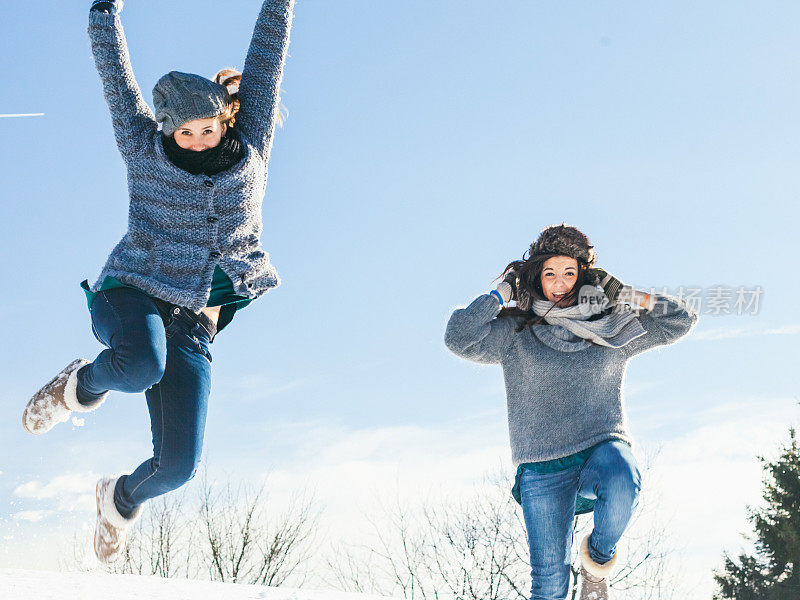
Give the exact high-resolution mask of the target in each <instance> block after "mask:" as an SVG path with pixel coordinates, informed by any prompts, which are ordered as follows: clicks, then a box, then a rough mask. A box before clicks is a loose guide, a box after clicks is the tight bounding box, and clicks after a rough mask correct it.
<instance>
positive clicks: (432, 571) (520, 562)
mask: <svg viewBox="0 0 800 600" xmlns="http://www.w3.org/2000/svg"><path fill="white" fill-rule="evenodd" d="M648 462H650V461H648ZM643 472H644V473H645V477H648V476H649V473H650V468H649V466H646V467H645V469H643ZM492 483H494V484H495V485H493V486H491V487H490V488H489V489H488V490H487V489H483V490H481V491H477V492H476V493H475V494H474V495H473V497H472V498H470V499H468V500H466V501H461V502H450V503H444V502H439V503H436V504H431V503H426V504H425V505H424V506H422V507H420V508H418V509H416V510H413V509H412V508H410V507H409V506H407V505H403V504H402V503H401V502H400V501H399V500H396V501H395V502H394V503H393V504H392V505H390V506H389V507H388V510H387V508H386V507H385V506H384V507H383V509H382V512H383V513H384V514H382V515H380V517H379V518H377V519H367V520H368V522H370V523H371V525H372V529H373V532H374V538H375V543H374V544H371V545H360V546H344V547H342V546H339V547H337V552H336V558H335V559H332V560H329V561H328V564H329V567H330V570H331V573H332V575H333V579H334V584H335V585H336V586H337V587H339V588H341V589H345V590H347V591H358V592H372V593H379V594H385V595H391V594H400V595H402V596H403V597H405V598H409V599H417V598H419V599H426V600H427V599H438V598H442V597H447V598H452V599H454V600H478V599H480V600H500V599H519V600H523V599H526V598H528V597H529V590H530V588H529V584H530V567H529V566H528V565H529V557H528V542H527V537H526V531H525V526H524V521H523V518H522V511H521V508H520V507H519V506H518V505H517V503H516V502H515V501H514V500H513V499H512V498H511V495H510V494H509V493H508V489H509V487H510V482H509V481H508V480H507V479H504V478H502V477H500V478H497V477H494V478H492ZM645 489H647V486H645ZM658 504H659V503H658V501H657V498H656V497H648V496H647V494H645V495H644V496H643V499H642V501H641V502H640V510H639V512H638V513H637V516H636V517H635V520H634V522H632V524H631V527H630V529H629V534H626V536H625V538H624V542H623V543H621V550H622V551H621V552H620V554H621V563H620V568H619V569H618V570H617V573H616V574H615V576H614V577H613V579H612V581H611V585H612V588H613V589H614V590H615V597H616V598H620V599H634V598H635V599H636V600H669V599H670V598H672V597H673V594H674V586H673V585H672V584H671V582H670V581H669V580H668V578H667V577H666V574H665V564H666V558H667V557H668V555H669V554H670V552H669V550H668V544H667V540H666V526H663V525H659V521H658V520H657V519H655V518H654V514H655V513H656V512H657V511H658ZM591 523H592V520H591V517H590V516H581V517H576V518H575V521H574V526H573V532H574V535H573V537H574V539H575V540H579V539H581V538H582V537H583V535H585V534H587V533H588V532H589V531H590V530H591ZM574 545H577V544H574ZM571 570H572V580H571V582H570V584H571V585H570V592H571V593H570V598H572V599H574V598H576V597H577V592H578V570H579V564H578V559H577V549H576V548H573V561H572V566H571Z"/></svg>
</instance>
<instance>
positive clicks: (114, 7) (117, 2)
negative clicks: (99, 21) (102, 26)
mask: <svg viewBox="0 0 800 600" xmlns="http://www.w3.org/2000/svg"><path fill="white" fill-rule="evenodd" d="M122 4H123V0H94V2H92V7H91V8H90V9H89V10H90V11H93V10H94V11H97V12H102V13H106V14H112V15H118V14H119V13H121V12H122Z"/></svg>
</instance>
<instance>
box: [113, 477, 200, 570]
mask: <svg viewBox="0 0 800 600" xmlns="http://www.w3.org/2000/svg"><path fill="white" fill-rule="evenodd" d="M186 504H187V502H186V495H185V493H180V494H178V495H166V496H161V497H160V498H157V499H155V500H153V501H151V502H150V503H149V506H148V507H147V510H146V511H145V514H144V516H143V517H142V519H141V520H140V521H139V522H137V524H136V525H135V526H134V527H133V528H132V530H131V532H130V534H129V538H128V544H127V546H126V547H125V554H124V555H123V559H122V561H121V562H120V563H118V564H117V565H114V566H113V567H112V570H113V571H114V572H116V573H134V574H137V575H158V576H159V577H186V578H192V577H193V576H195V575H196V569H197V565H196V561H195V555H194V547H195V541H196V540H195V537H196V536H195V534H194V528H193V527H190V526H188V525H189V523H188V520H187V519H186V517H185V515H184V513H183V510H184V508H185V505H186Z"/></svg>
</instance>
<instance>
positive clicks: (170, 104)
mask: <svg viewBox="0 0 800 600" xmlns="http://www.w3.org/2000/svg"><path fill="white" fill-rule="evenodd" d="M230 102H231V96H230V94H229V93H228V88H226V87H225V86H224V85H220V84H219V83H216V82H214V81H211V80H210V79H207V78H205V77H203V76H201V75H194V74H192V73H181V72H180V71H170V72H169V73H167V74H166V75H164V76H163V77H162V78H161V79H159V80H158V83H156V85H155V87H154V88H153V106H154V108H155V113H156V120H157V121H158V122H160V123H161V127H162V131H163V132H164V134H165V135H172V134H173V133H175V130H176V129H177V128H178V127H180V126H181V125H183V124H184V123H187V122H188V121H194V120H195V119H208V118H211V117H216V116H217V115H221V114H222V113H223V112H225V109H226V108H227V106H228V104H230Z"/></svg>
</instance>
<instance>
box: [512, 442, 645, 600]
mask: <svg viewBox="0 0 800 600" xmlns="http://www.w3.org/2000/svg"><path fill="white" fill-rule="evenodd" d="M640 489H641V477H640V475H639V469H638V468H637V466H636V459H635V458H634V457H633V454H632V452H631V449H630V446H628V444H626V443H624V442H620V441H617V440H613V441H608V442H604V443H602V444H600V445H598V446H597V448H596V449H595V450H594V452H592V454H591V455H590V456H589V458H587V459H586V462H585V463H584V464H583V465H578V466H575V467H571V468H568V469H566V470H564V471H559V472H557V473H547V474H538V473H534V472H533V471H531V470H528V469H525V470H524V471H523V473H522V476H521V479H520V492H521V496H522V512H523V516H524V517H525V527H526V529H527V530H528V546H529V548H530V558H531V578H532V580H533V582H532V585H531V600H564V598H566V597H567V593H568V592H569V583H570V562H571V553H572V520H573V518H574V516H575V498H576V495H577V494H580V495H581V496H584V497H586V498H593V499H594V498H596V500H597V501H596V503H595V506H594V529H593V531H592V534H591V537H590V538H589V555H590V556H591V558H592V560H594V561H595V562H596V563H598V564H603V563H606V562H608V561H609V560H611V558H612V557H613V556H614V552H615V551H616V547H617V542H619V540H620V538H621V537H622V533H623V532H624V531H625V528H626V527H627V526H628V523H629V522H630V519H631V517H632V516H633V513H634V511H635V510H636V503H637V500H638V497H639V490H640Z"/></svg>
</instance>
